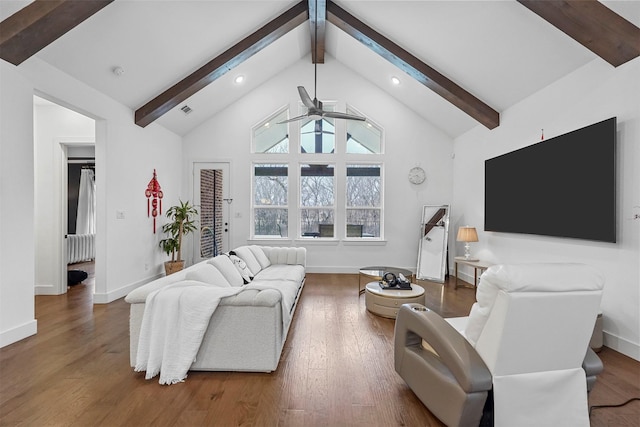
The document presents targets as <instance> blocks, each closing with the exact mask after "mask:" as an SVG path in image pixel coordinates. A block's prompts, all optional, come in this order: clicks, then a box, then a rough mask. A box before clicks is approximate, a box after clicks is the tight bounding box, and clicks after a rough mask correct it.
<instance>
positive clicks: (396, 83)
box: [391, 76, 400, 86]
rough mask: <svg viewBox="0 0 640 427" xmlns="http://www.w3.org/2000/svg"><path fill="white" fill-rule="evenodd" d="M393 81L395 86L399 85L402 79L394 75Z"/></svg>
mask: <svg viewBox="0 0 640 427" xmlns="http://www.w3.org/2000/svg"><path fill="white" fill-rule="evenodd" d="M391 83H393V84H394V85H395V86H398V85H399V84H400V79H399V78H397V77H396V76H393V77H391Z"/></svg>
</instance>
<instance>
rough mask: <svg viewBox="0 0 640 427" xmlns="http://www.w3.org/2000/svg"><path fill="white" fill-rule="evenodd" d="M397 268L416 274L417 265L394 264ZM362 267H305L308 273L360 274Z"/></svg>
mask: <svg viewBox="0 0 640 427" xmlns="http://www.w3.org/2000/svg"><path fill="white" fill-rule="evenodd" d="M393 267H395V268H402V269H405V270H409V271H411V272H413V273H414V274H415V271H416V269H415V267H398V266H397V265H394V266H393ZM360 268H362V267H327V266H313V267H312V266H307V267H306V268H305V270H306V272H307V273H322V274H331V273H335V274H358V273H360Z"/></svg>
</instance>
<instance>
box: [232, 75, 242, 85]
mask: <svg viewBox="0 0 640 427" xmlns="http://www.w3.org/2000/svg"><path fill="white" fill-rule="evenodd" d="M233 81H234V82H236V84H240V83H242V82H243V81H244V76H238V77H236V78H235V79H233Z"/></svg>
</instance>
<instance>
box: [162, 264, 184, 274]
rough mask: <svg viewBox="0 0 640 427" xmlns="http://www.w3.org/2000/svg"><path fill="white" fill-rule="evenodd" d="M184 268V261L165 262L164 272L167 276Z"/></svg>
mask: <svg viewBox="0 0 640 427" xmlns="http://www.w3.org/2000/svg"><path fill="white" fill-rule="evenodd" d="M183 268H184V261H165V263H164V271H165V273H167V276H168V275H170V274H172V273H175V272H176V271H180V270H182V269H183Z"/></svg>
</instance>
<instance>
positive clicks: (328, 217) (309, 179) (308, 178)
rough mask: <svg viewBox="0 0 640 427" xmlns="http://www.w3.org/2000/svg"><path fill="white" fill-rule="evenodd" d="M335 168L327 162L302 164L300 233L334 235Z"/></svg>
mask: <svg viewBox="0 0 640 427" xmlns="http://www.w3.org/2000/svg"><path fill="white" fill-rule="evenodd" d="M334 191H335V168H334V166H333V165H327V164H322V165H320V164H303V165H300V234H301V236H303V237H334V236H335V234H334V229H333V225H334V223H335V221H334V216H335V215H334V211H335V209H334V204H335V197H334Z"/></svg>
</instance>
